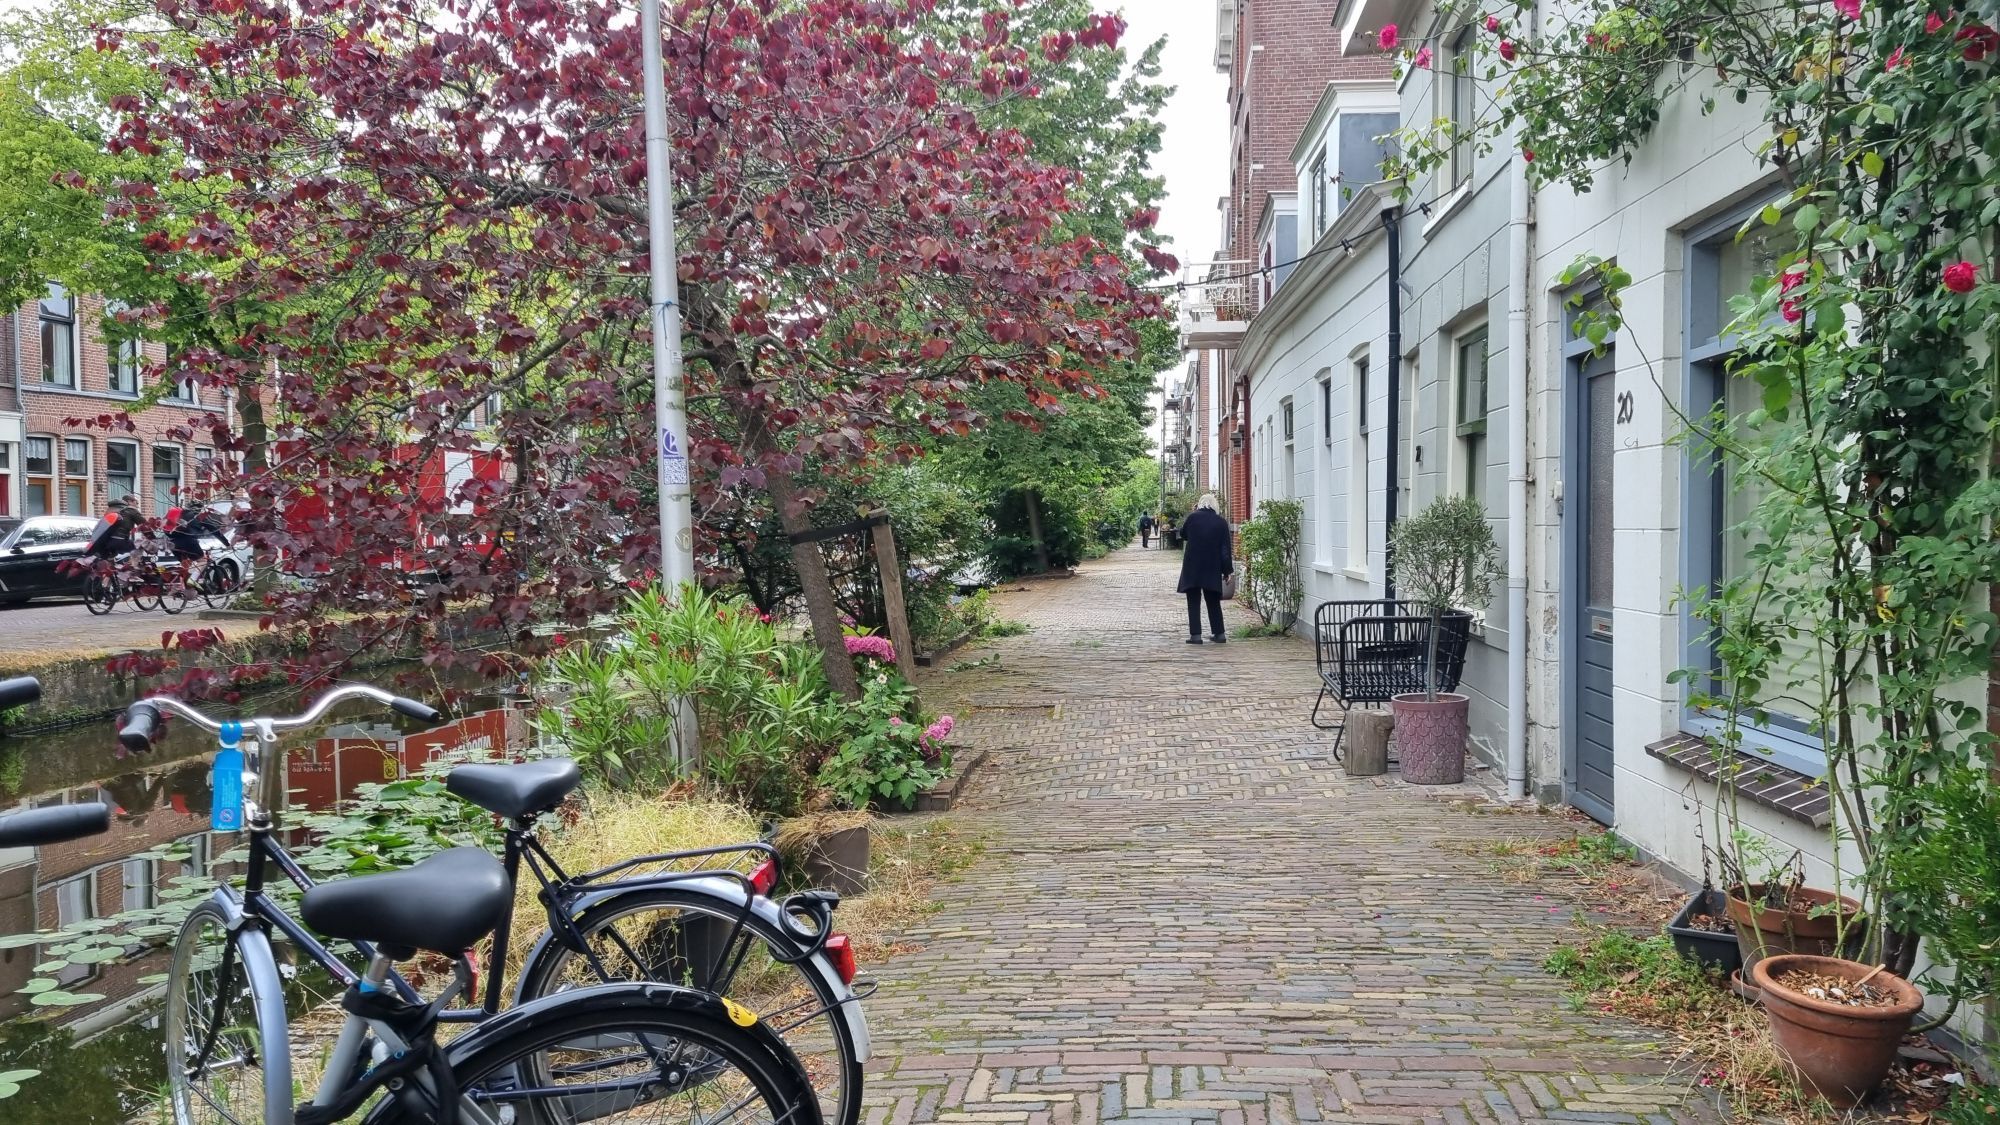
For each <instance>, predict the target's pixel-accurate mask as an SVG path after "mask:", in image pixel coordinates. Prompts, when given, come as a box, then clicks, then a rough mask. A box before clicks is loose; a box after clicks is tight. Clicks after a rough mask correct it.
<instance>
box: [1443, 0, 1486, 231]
mask: <svg viewBox="0 0 2000 1125" xmlns="http://www.w3.org/2000/svg"><path fill="white" fill-rule="evenodd" d="M1473 59H1474V56H1473V52H1472V27H1471V25H1470V24H1468V25H1467V26H1465V27H1463V28H1461V29H1459V32H1458V34H1457V35H1455V36H1453V37H1452V40H1451V43H1450V44H1449V45H1448V46H1447V47H1446V49H1445V57H1444V60H1443V61H1444V66H1443V67H1442V68H1441V69H1440V71H1439V78H1438V81H1439V82H1440V83H1441V84H1442V85H1443V86H1444V87H1445V90H1444V98H1445V114H1444V116H1445V117H1447V118H1448V119H1449V120H1450V121H1451V161H1450V164H1449V178H1448V179H1447V181H1446V182H1445V183H1444V184H1443V185H1442V186H1443V188H1444V190H1443V191H1442V192H1440V193H1439V194H1441V195H1450V194H1451V193H1452V192H1454V191H1457V190H1458V189H1459V187H1460V186H1462V185H1464V184H1465V183H1467V182H1468V181H1470V180H1471V179H1472V153H1473V149H1472V138H1473V134H1474V133H1475V132H1476V131H1477V128H1478V123H1477V121H1476V116H1477V114H1476V111H1475V109H1474V108H1473V100H1472V83H1473V76H1472V66H1473Z"/></svg>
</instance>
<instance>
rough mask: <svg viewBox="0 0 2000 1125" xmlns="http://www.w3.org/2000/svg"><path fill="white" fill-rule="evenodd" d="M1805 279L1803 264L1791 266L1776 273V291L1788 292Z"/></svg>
mask: <svg viewBox="0 0 2000 1125" xmlns="http://www.w3.org/2000/svg"><path fill="white" fill-rule="evenodd" d="M1805 279H1806V268H1805V266H1803V265H1798V266H1793V267H1792V268H1791V269H1788V270H1786V271H1785V272H1783V273H1781V274H1779V275H1778V292H1780V293H1790V292H1791V291H1792V290H1794V289H1797V288H1798V287H1799V283H1800V282H1802V281H1804V280H1805Z"/></svg>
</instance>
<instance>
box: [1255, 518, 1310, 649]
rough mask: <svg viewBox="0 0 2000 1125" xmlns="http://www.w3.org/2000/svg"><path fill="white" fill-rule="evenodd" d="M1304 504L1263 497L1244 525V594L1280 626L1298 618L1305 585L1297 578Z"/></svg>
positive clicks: (1289, 623)
mask: <svg viewBox="0 0 2000 1125" xmlns="http://www.w3.org/2000/svg"><path fill="white" fill-rule="evenodd" d="M1304 528H1305V505H1304V504H1301V503H1300V502H1299V501H1297V500H1266V501H1264V502H1263V503H1262V504H1261V505H1259V506H1258V508H1257V518H1256V519H1253V520H1251V521H1250V522H1248V523H1246V524H1244V525H1243V529H1242V531H1243V553H1244V555H1245V556H1247V557H1246V559H1245V563H1244V568H1243V569H1244V582H1243V596H1244V599H1245V600H1246V601H1248V602H1249V603H1250V608H1252V609H1254V610H1256V611H1257V612H1258V613H1260V614H1263V616H1264V620H1266V621H1268V622H1270V623H1271V624H1272V625H1275V626H1277V627H1278V628H1279V629H1280V630H1289V629H1291V627H1292V623H1293V622H1295V621H1297V620H1298V618H1299V601H1300V599H1301V598H1303V597H1305V589H1304V587H1303V586H1302V585H1301V584H1300V581H1299V544H1300V542H1301V541H1302V539H1303V537H1304V534H1305V531H1304Z"/></svg>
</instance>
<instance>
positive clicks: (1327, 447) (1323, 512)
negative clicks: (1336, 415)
mask: <svg viewBox="0 0 2000 1125" xmlns="http://www.w3.org/2000/svg"><path fill="white" fill-rule="evenodd" d="M1313 387H1314V389H1315V390H1317V391H1318V392H1319V431H1320V433H1319V441H1318V442H1317V443H1316V445H1315V447H1314V450H1313V456H1314V471H1313V523H1314V524H1315V525H1316V526H1315V528H1314V532H1315V534H1314V535H1313V566H1314V567H1316V568H1318V569H1320V570H1331V569H1332V568H1333V368H1331V367H1322V368H1320V370H1319V373H1318V374H1317V375H1315V376H1313Z"/></svg>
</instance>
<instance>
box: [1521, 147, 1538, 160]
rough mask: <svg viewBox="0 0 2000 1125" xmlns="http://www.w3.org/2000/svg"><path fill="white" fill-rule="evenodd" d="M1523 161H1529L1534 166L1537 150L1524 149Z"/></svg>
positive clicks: (1522, 153) (1522, 152)
mask: <svg viewBox="0 0 2000 1125" xmlns="http://www.w3.org/2000/svg"><path fill="white" fill-rule="evenodd" d="M1521 159H1522V160H1525V161H1527V162H1528V163H1530V164H1533V163H1534V162H1535V150H1534V149H1531V148H1524V149H1522V150H1521Z"/></svg>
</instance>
